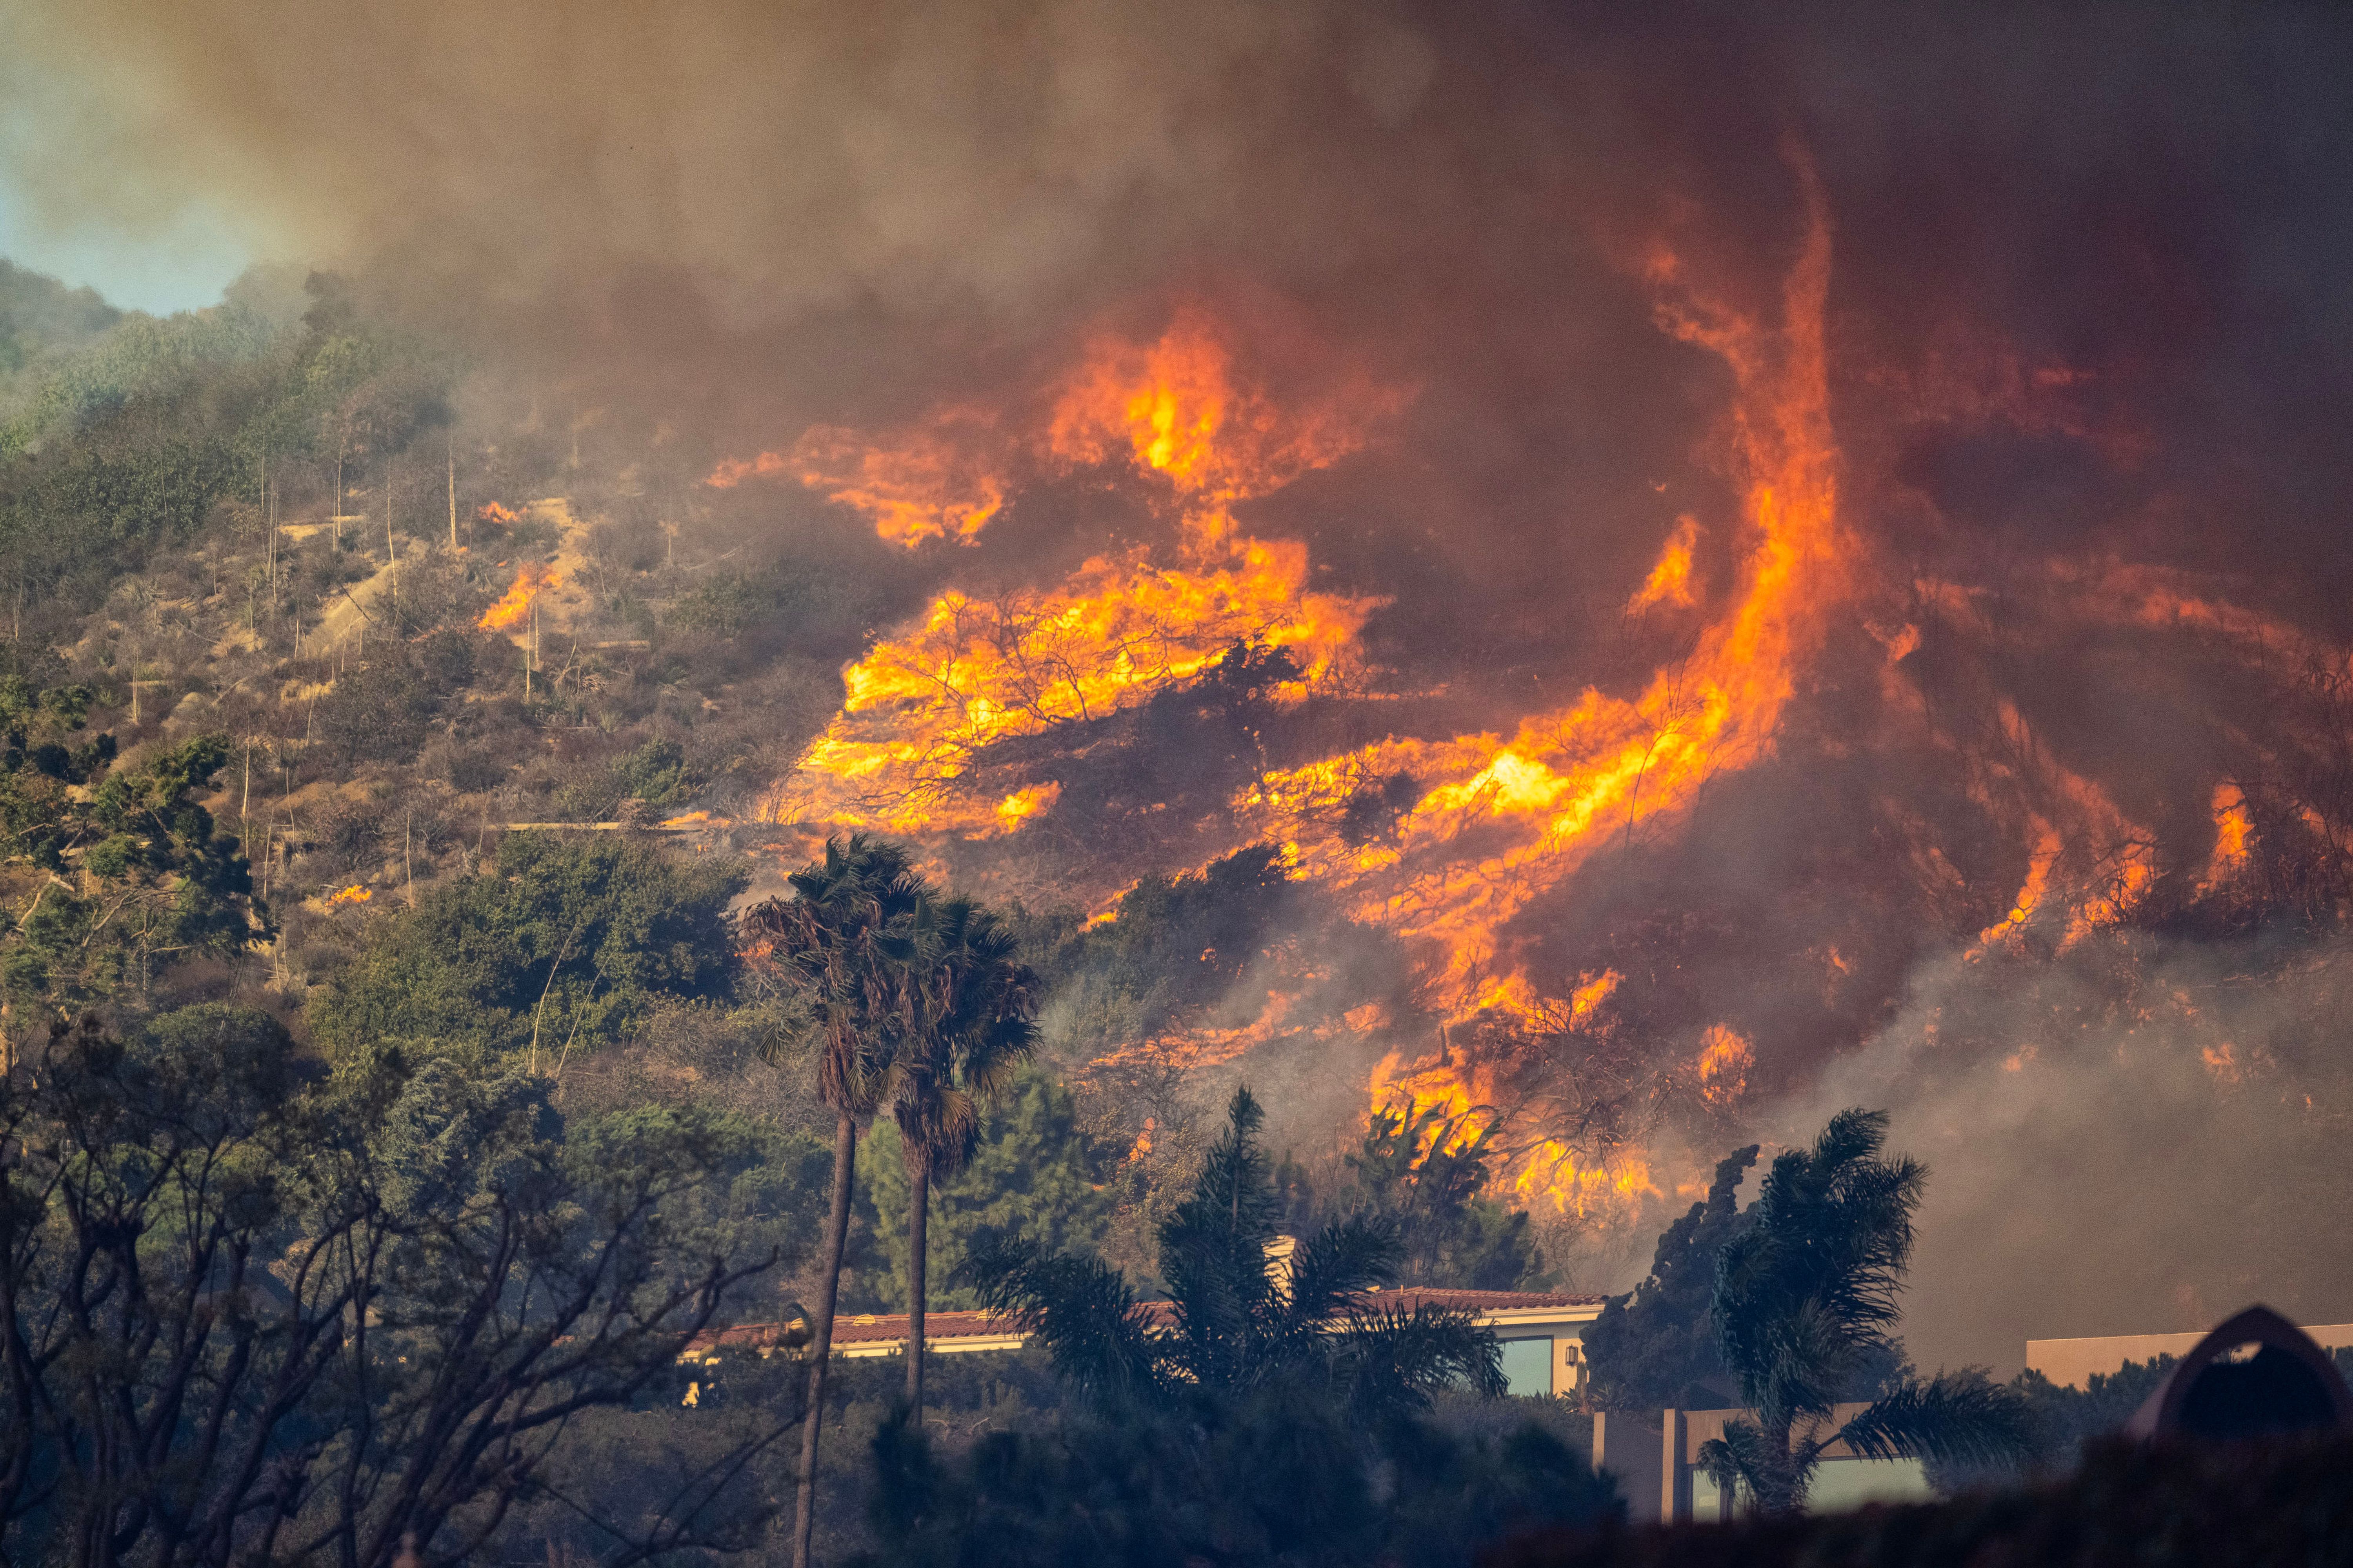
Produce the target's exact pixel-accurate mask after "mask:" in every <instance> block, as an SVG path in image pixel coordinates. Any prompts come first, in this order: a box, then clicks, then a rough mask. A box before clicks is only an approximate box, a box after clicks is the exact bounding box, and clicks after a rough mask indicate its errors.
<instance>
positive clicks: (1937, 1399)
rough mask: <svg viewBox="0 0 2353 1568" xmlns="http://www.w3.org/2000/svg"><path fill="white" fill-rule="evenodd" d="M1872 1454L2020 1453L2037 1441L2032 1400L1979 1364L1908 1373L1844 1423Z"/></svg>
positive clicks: (1860, 1449) (1859, 1447) (1988, 1458)
mask: <svg viewBox="0 0 2353 1568" xmlns="http://www.w3.org/2000/svg"><path fill="white" fill-rule="evenodd" d="M1838 1435H1839V1436H1840V1437H1841V1438H1843V1439H1845V1441H1846V1444H1847V1446H1849V1447H1851V1448H1852V1449H1853V1450H1854V1451H1855V1452H1856V1453H1857V1454H1860V1455H1861V1456H1862V1457H1864V1458H1866V1459H1894V1458H1912V1459H1934V1460H1944V1461H1955V1460H1957V1461H1970V1462H1978V1463H1985V1462H1995V1461H2000V1460H2004V1459H2015V1458H2018V1457H2021V1456H2022V1455H2024V1454H2025V1453H2027V1452H2028V1450H2029V1449H2030V1448H2031V1446H2032V1444H2033V1440H2034V1428H2033V1420H2032V1414H2031V1412H2030V1411H2029V1410H2028V1408H2027V1405H2026V1402H2025V1401H2024V1400H2022V1399H2021V1398H2020V1397H2019V1396H2018V1395H2017V1394H2016V1393H2012V1392H2011V1391H2010V1389H2008V1388H2005V1387H2003V1386H2002V1385H2001V1384H2000V1383H1995V1382H1994V1381H1993V1380H1992V1379H1991V1378H1989V1377H1988V1376H1987V1375H1986V1374H1985V1372H1983V1371H1982V1370H1980V1369H1978V1368H1976V1367H1968V1368H1964V1369H1963V1370H1961V1371H1959V1372H1938V1373H1937V1374H1936V1376H1935V1377H1933V1378H1926V1379H1923V1378H1908V1379H1906V1380H1905V1382H1904V1383H1901V1384H1899V1385H1898V1386H1897V1387H1896V1388H1895V1389H1894V1391H1892V1392H1891V1393H1887V1394H1885V1395H1883V1396H1882V1397H1881V1398H1879V1399H1876V1400H1873V1402H1872V1403H1871V1404H1870V1405H1869V1406H1868V1407H1866V1408H1865V1409H1864V1410H1863V1411H1862V1413H1861V1414H1858V1415H1856V1416H1855V1417H1854V1418H1853V1419H1852V1420H1851V1421H1849V1422H1848V1423H1847V1424H1846V1425H1844V1426H1842V1427H1841V1428H1840V1429H1839V1433H1838Z"/></svg>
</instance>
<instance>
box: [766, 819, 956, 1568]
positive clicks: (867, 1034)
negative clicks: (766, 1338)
mask: <svg viewBox="0 0 2353 1568" xmlns="http://www.w3.org/2000/svg"><path fill="white" fill-rule="evenodd" d="M788 880H789V881H790V884H791V886H792V891H793V897H792V898H791V900H789V901H786V900H785V899H781V898H771V899H769V900H768V901H767V902H766V903H765V904H761V905H758V906H755V907H754V908H753V909H751V910H750V911H748V912H747V913H746V914H745V916H744V934H745V935H746V936H747V937H748V938H751V940H752V942H753V944H754V948H755V949H756V950H758V951H759V952H760V954H761V956H762V959H763V960H764V963H765V965H766V966H768V967H771V968H773V969H775V970H776V971H778V972H779V973H781V975H782V976H783V977H784V978H785V979H786V981H787V982H788V983H789V984H791V985H792V986H793V987H794V988H795V990H796V991H797V995H798V997H799V998H800V1000H801V1001H803V1002H804V1003H805V1004H806V1006H807V1009H808V1016H809V1018H810V1021H811V1022H812V1024H813V1026H814V1027H813V1032H814V1033H815V1035H816V1037H817V1050H816V1067H817V1079H818V1097H819V1098H820V1099H822V1100H823V1101H824V1102H825V1104H826V1106H827V1107H828V1108H829V1109H831V1110H832V1112H833V1113H834V1118H835V1120H834V1144H833V1209H832V1213H831V1215H830V1216H829V1217H828V1220H827V1222H826V1249H825V1261H824V1265H823V1272H822V1273H821V1274H820V1276H819V1284H818V1291H819V1295H818V1315H817V1333H816V1336H815V1340H814V1342H813V1343H812V1345H811V1346H810V1354H809V1374H808V1397H807V1409H808V1412H809V1416H808V1420H807V1422H806V1423H805V1424H804V1425H803V1427H802V1430H801V1462H800V1470H799V1475H798V1488H797V1500H796V1503H795V1510H794V1518H793V1568H808V1561H809V1542H810V1540H811V1536H812V1533H813V1531H815V1529H816V1523H817V1484H818V1448H819V1445H820V1442H821V1438H822V1435H823V1430H824V1414H825V1375H826V1369H827V1367H828V1364H829V1363H830V1362H831V1361H832V1359H833V1358H832V1355H831V1350H832V1345H833V1315H834V1309H835V1307H836V1306H837V1304H838V1303H839V1298H840V1293H841V1266H842V1257H843V1255H844V1253H845V1252H846V1250H847V1249H848V1247H849V1215H850V1199H851V1190H852V1183H853V1180H854V1178H855V1177H856V1175H857V1160H858V1124H859V1122H860V1120H861V1119H863V1118H869V1117H871V1116H873V1115H874V1114H875V1113H876V1112H877V1111H878V1110H880V1109H881V1107H882V1106H883V1105H884V1104H885V1103H887V1101H888V1099H889V1097H890V1093H891V1090H892V1070H893V1068H895V1067H896V1065H898V1061H899V1056H900V1054H901V1052H902V1050H904V1049H905V1048H906V1045H907V1043H908V1037H909V1034H910V1032H911V1031H912V1030H913V1028H914V1026H915V1023H916V1008H915V1005H914V1001H913V997H912V995H911V991H910V987H909V985H908V983H907V981H908V973H907V969H906V967H905V965H904V964H902V962H901V961H900V959H899V956H898V955H896V954H894V952H893V950H892V949H893V946H894V944H895V942H896V939H897V938H899V936H900V935H901V932H902V928H903V927H904V926H905V924H906V923H907V922H908V921H909V920H910V919H911V918H912V917H913V915H914V913H915V908H916V906H917V905H918V904H919V903H920V902H921V901H922V900H923V897H924V895H925V894H926V893H927V892H928V889H927V888H926V886H925V885H924V883H923V879H922V878H921V877H920V876H918V875H916V874H915V873H914V871H913V868H912V867H911V866H910V865H909V864H908V861H907V853H906V851H904V850H902V849H901V848H900V847H899V846H898V845H896V844H892V843H884V842H877V841H875V840H871V839H868V838H866V837H865V836H863V835H862V834H853V835H851V837H850V838H849V840H848V841H847V842H845V841H843V840H840V839H828V840H827V841H826V846H825V858H824V859H822V860H820V861H818V862H816V863H812V864H809V865H806V866H803V867H802V868H801V869H800V870H798V871H797V872H795V873H793V874H792V876H791V877H790V878H789V879H788Z"/></svg>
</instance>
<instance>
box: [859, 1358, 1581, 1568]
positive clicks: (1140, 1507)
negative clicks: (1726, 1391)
mask: <svg viewBox="0 0 2353 1568" xmlns="http://www.w3.org/2000/svg"><path fill="white" fill-rule="evenodd" d="M874 1459H875V1470H876V1485H875V1489H874V1492H873V1496H872V1500H871V1505H870V1508H871V1524H872V1528H873V1531H874V1535H875V1537H876V1539H877V1541H878V1542H879V1543H880V1545H881V1552H878V1553H875V1554H873V1555H871V1556H868V1557H864V1558H861V1559H859V1560H858V1561H860V1562H861V1563H873V1564H877V1565H878V1568H879V1565H880V1564H883V1563H888V1564H891V1565H892V1568H902V1565H903V1568H1033V1565H1035V1564H1040V1563H1055V1564H1060V1563H1068V1564H1073V1565H1075V1564H1081V1563H1085V1564H1098V1563H1100V1564H1106V1565H1113V1568H1184V1565H1185V1564H1188V1563H1223V1564H1229V1565H1233V1568H1255V1565H1258V1564H1265V1565H1268V1568H1273V1565H1275V1564H1285V1565H1291V1568H1325V1565H1330V1568H1355V1565H1356V1564H1360V1563H1417V1564H1428V1565H1430V1568H1468V1564H1470V1563H1471V1562H1472V1559H1473V1557H1474V1555H1476V1554H1477V1553H1478V1552H1480V1550H1481V1549H1482V1547H1485V1546H1489V1545H1491V1544H1492V1543H1493V1542H1497V1541H1499V1540H1503V1539H1504V1538H1507V1537H1510V1536H1512V1535H1514V1534H1518V1533H1520V1532H1523V1531H1532V1530H1540V1529H1544V1528H1546V1527H1554V1528H1565V1527H1578V1528H1583V1529H1590V1528H1591V1527H1592V1526H1594V1525H1595V1524H1598V1523H1599V1522H1601V1521H1603V1520H1609V1519H1612V1518H1615V1517H1616V1516H1617V1514H1618V1512H1619V1510H1620V1507H1621V1505H1620V1503H1619V1501H1618V1499H1617V1496H1616V1494H1615V1492H1614V1491H1613V1490H1612V1489H1611V1488H1610V1486H1609V1483H1608V1482H1607V1481H1605V1480H1602V1479H1601V1478H1599V1477H1597V1476H1596V1475H1595V1474H1594V1472H1593V1469H1592V1467H1590V1466H1589V1465H1588V1464H1587V1463H1586V1462H1585V1460H1584V1458H1583V1457H1581V1456H1580V1455H1578V1454H1577V1453H1576V1452H1575V1451H1574V1450H1573V1449H1571V1448H1569V1447H1568V1446H1567V1445H1566V1444H1564V1443H1562V1442H1561V1441H1560V1440H1559V1439H1558V1438H1557V1437H1555V1436H1552V1434H1550V1433H1549V1432H1547V1431H1546V1430H1545V1429H1544V1428H1543V1427H1542V1426H1540V1425H1536V1424H1535V1423H1533V1422H1529V1423H1525V1424H1523V1425H1519V1426H1518V1427H1516V1428H1515V1429H1514V1430H1511V1431H1509V1432H1507V1433H1505V1434H1504V1436H1501V1437H1500V1438H1497V1437H1475V1436H1473V1437H1464V1436H1456V1435H1453V1434H1451V1433H1449V1432H1446V1431H1444V1430H1442V1429H1440V1427H1438V1426H1436V1425H1432V1424H1430V1423H1426V1422H1421V1421H1415V1420H1409V1419H1392V1420H1389V1421H1387V1422H1384V1423H1382V1424H1381V1425H1380V1426H1379V1428H1378V1429H1377V1431H1367V1430H1366V1428H1364V1427H1362V1426H1360V1425H1356V1424H1355V1423H1353V1422H1351V1421H1350V1420H1348V1419H1347V1418H1346V1417H1345V1415H1344V1414H1342V1413H1341V1412H1340V1411H1339V1410H1338V1408H1337V1407H1335V1406H1334V1405H1332V1404H1328V1403H1317V1402H1314V1401H1312V1400H1306V1401H1303V1400H1301V1399H1298V1398H1295V1397H1292V1396H1287V1395H1283V1394H1278V1393H1261V1394H1259V1395H1257V1396H1254V1397H1252V1398H1250V1399H1249V1400H1247V1401H1245V1402H1243V1403H1242V1404H1240V1405H1238V1406H1237V1407H1235V1408H1233V1409H1231V1410H1229V1412H1228V1413H1227V1414H1225V1415H1224V1416H1223V1418H1221V1419H1219V1421H1217V1422H1216V1423H1214V1424H1211V1425H1200V1424H1198V1423H1196V1422H1194V1421H1191V1420H1188V1419H1186V1418H1183V1417H1178V1416H1174V1415H1171V1414H1167V1413H1166V1412H1159V1411H1148V1412H1134V1413H1131V1414H1127V1415H1125V1416H1124V1417H1122V1418H1120V1419H1116V1420H1113V1419H1108V1418H1106V1417H1104V1416H1103V1415H1102V1414H1095V1413H1091V1412H1088V1413H1080V1414H1074V1415H1072V1416H1070V1417H1068V1418H1066V1420H1065V1421H1064V1422H1063V1423H1062V1424H1061V1425H1060V1427H1059V1429H1054V1430H1048V1431H1042V1432H1039V1433H1035V1434H1029V1433H1015V1432H992V1433H989V1434H987V1435H986V1436H982V1437H981V1438H980V1439H979V1440H978V1441H977V1442H976V1443H975V1444H974V1445H973V1446H971V1447H970V1448H969V1449H967V1450H966V1451H965V1453H964V1454H963V1455H961V1456H960V1457H959V1462H951V1461H949V1460H947V1459H946V1458H944V1457H943V1456H942V1455H941V1454H939V1453H938V1451H937V1450H936V1449H935V1447H934V1443H933V1441H932V1439H931V1438H930V1437H929V1436H926V1435H924V1434H923V1433H921V1432H919V1431H917V1430H916V1429H915V1428H914V1427H913V1425H912V1424H909V1423H904V1422H886V1423H885V1424H884V1425H882V1426H881V1428H880V1430H879V1431H878V1433H877V1435H876V1438H875V1442H874Z"/></svg>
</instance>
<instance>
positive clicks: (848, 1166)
mask: <svg viewBox="0 0 2353 1568" xmlns="http://www.w3.org/2000/svg"><path fill="white" fill-rule="evenodd" d="M857 1162H858V1124H857V1123H856V1122H855V1121H853V1120H851V1119H850V1118H849V1117H846V1116H845V1117H843V1118H840V1120H839V1122H837V1123H836V1124H835V1126H834V1130H833V1217H832V1219H831V1221H830V1222H829V1223H828V1225H827V1228H826V1236H825V1277H824V1278H823V1279H822V1280H821V1281H820V1282H819V1283H818V1300H817V1337H816V1338H815V1339H814V1340H811V1341H810V1344H809V1357H810V1360H809V1374H808V1414H807V1417H806V1418H805V1419H804V1420H803V1421H802V1424H801V1474H800V1495H799V1498H798V1499H797V1501H796V1502H795V1504H794V1507H793V1568H808V1561H809V1537H810V1535H811V1534H812V1533H813V1532H814V1531H815V1530H816V1528H817V1444H818V1429H819V1428H820V1427H822V1426H823V1425H824V1423H825V1368H826V1363H827V1362H828V1361H830V1360H831V1359H832V1357H833V1308H834V1303H835V1302H837V1301H839V1299H840V1298H841V1257H842V1254H843V1253H844V1252H845V1251H847V1250H848V1248H849V1183H850V1178H851V1177H852V1176H853V1175H854V1174H855V1173H856V1170H857Z"/></svg>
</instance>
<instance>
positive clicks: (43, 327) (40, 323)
mask: <svg viewBox="0 0 2353 1568" xmlns="http://www.w3.org/2000/svg"><path fill="white" fill-rule="evenodd" d="M121 316H122V313H121V312H120V311H118V310H116V309H114V308H113V307H112V306H111V305H109V304H108V303H107V302H105V301H104V300H102V299H100V298H99V296H98V291H96V290H94V289H69V288H67V287H66V286H65V285H64V284H63V283H60V282H58V281H57V280H56V279H55V278H50V277H45V276H43V275H42V274H41V273H38V272H33V271H27V270H26V269H24V268H22V267H19V266H16V264H15V263H14V262H9V261H0V385H5V381H6V378H7V377H9V376H15V375H16V374H17V373H18V372H20V371H22V370H24V369H25V368H26V366H30V365H36V364H37V363H38V362H39V361H40V360H41V359H42V358H43V357H44V356H45V355H52V354H56V353H58V352H61V351H65V350H70V349H73V348H76V347H79V346H80V345H81V344H85V343H87V342H89V341H90V339H91V338H93V337H95V336H97V335H98V334H100V333H101V332H104V331H105V330H106V329H107V328H108V327H111V326H112V325H113V324H114V323H116V322H117V321H119V320H121Z"/></svg>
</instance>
